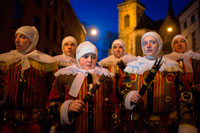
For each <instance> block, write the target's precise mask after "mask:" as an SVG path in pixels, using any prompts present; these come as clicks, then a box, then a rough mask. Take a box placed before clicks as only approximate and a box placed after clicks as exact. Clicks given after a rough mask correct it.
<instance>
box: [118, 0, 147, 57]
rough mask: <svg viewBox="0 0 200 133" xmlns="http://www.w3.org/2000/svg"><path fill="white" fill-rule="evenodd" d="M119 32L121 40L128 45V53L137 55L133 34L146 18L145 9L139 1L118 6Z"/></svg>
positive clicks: (131, 0) (128, 1) (125, 0)
mask: <svg viewBox="0 0 200 133" xmlns="http://www.w3.org/2000/svg"><path fill="white" fill-rule="evenodd" d="M117 7H118V32H119V38H120V39H122V40H124V41H125V43H126V52H127V53H130V54H135V52H133V51H135V46H134V44H133V43H134V41H133V38H132V37H133V35H132V34H133V32H134V30H135V28H136V26H137V24H138V23H139V22H140V20H141V18H142V17H143V16H144V10H145V7H144V6H143V5H142V4H141V3H140V2H139V0H124V2H123V3H120V4H118V6H117Z"/></svg>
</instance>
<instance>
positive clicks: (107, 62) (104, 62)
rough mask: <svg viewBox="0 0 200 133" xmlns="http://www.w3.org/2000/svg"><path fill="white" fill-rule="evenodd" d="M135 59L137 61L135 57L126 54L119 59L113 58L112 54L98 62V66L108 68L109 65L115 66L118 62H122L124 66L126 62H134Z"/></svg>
mask: <svg viewBox="0 0 200 133" xmlns="http://www.w3.org/2000/svg"><path fill="white" fill-rule="evenodd" d="M136 59H137V57H135V56H133V55H130V54H127V53H125V54H124V55H123V56H122V57H120V58H115V56H114V55H113V54H112V55H110V56H109V57H107V58H105V59H103V60H101V61H99V62H98V64H99V65H100V66H109V65H110V64H113V65H116V64H117V63H118V61H120V60H122V61H123V62H124V63H125V64H127V63H128V62H131V61H134V60H136Z"/></svg>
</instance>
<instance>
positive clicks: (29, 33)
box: [15, 26, 39, 54]
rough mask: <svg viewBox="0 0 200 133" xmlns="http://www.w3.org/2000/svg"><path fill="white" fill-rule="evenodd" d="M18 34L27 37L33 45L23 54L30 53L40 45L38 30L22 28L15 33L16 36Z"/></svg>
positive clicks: (32, 27) (30, 27) (27, 27)
mask: <svg viewBox="0 0 200 133" xmlns="http://www.w3.org/2000/svg"><path fill="white" fill-rule="evenodd" d="M17 33H21V34H23V35H25V36H26V37H27V38H28V39H30V41H31V44H30V46H29V47H28V48H27V49H26V50H25V51H23V52H22V54H27V53H29V52H30V50H31V49H32V48H33V47H35V46H36V45H37V43H38V40H39V34H38V31H37V29H36V28H35V27H34V26H22V27H20V28H19V29H17V31H16V32H15V34H17Z"/></svg>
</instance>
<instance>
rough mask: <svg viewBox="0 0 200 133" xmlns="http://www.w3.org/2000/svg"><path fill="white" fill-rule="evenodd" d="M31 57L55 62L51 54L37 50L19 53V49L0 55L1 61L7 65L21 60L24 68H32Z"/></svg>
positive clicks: (42, 61)
mask: <svg viewBox="0 0 200 133" xmlns="http://www.w3.org/2000/svg"><path fill="white" fill-rule="evenodd" d="M29 58H30V59H34V60H36V61H38V62H41V63H54V60H53V58H52V57H51V56H49V55H46V54H44V53H42V52H40V51H37V50H34V51H32V52H30V53H28V54H22V53H19V52H18V51H17V50H11V51H10V52H8V53H4V54H1V55H0V61H2V62H5V63H6V65H7V66H10V65H11V64H13V63H16V62H18V61H21V65H22V70H26V69H28V68H30V62H29Z"/></svg>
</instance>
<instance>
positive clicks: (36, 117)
mask: <svg viewBox="0 0 200 133" xmlns="http://www.w3.org/2000/svg"><path fill="white" fill-rule="evenodd" d="M38 39H39V34H38V31H37V29H36V28H35V27H34V26H22V27H20V28H19V29H17V31H16V32H15V46H16V50H11V51H10V52H7V53H3V54H0V70H1V75H0V77H1V79H2V81H1V83H3V85H2V86H1V87H3V89H4V90H5V91H6V93H5V94H6V95H7V96H6V100H4V103H3V104H2V105H1V111H0V113H1V114H0V116H1V117H0V132H1V133H13V132H18V133H24V132H27V133H29V132H30V133H32V132H38V133H39V132H48V130H49V126H48V123H45V122H44V121H46V118H44V116H42V112H40V111H41V110H43V109H45V106H46V102H47V100H48V96H49V92H50V89H51V85H52V83H53V80H54V72H55V71H57V65H56V63H55V62H54V60H53V58H52V57H51V56H49V55H46V54H44V53H42V52H40V51H38V50H36V45H37V43H38ZM43 118H44V119H43Z"/></svg>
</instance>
